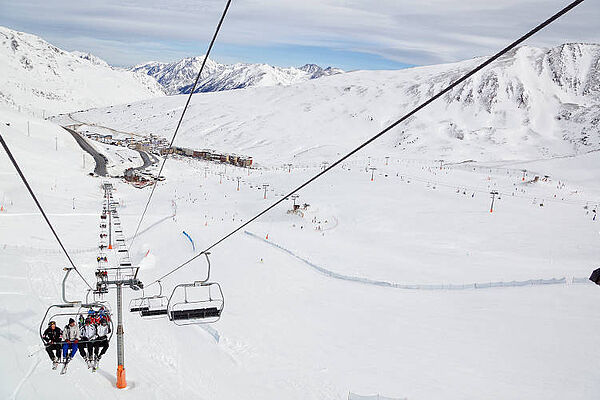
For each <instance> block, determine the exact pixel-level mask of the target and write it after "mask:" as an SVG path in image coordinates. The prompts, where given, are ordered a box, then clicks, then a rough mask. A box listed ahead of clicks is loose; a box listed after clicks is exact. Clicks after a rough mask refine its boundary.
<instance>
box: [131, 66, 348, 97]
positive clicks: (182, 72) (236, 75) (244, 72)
mask: <svg viewBox="0 0 600 400" xmlns="http://www.w3.org/2000/svg"><path fill="white" fill-rule="evenodd" d="M203 60H204V56H199V57H190V58H184V59H182V60H179V61H176V62H172V63H162V62H149V63H145V64H141V65H137V66H135V67H133V68H131V70H132V71H135V72H143V73H146V74H148V75H150V76H152V77H154V78H156V80H157V81H158V82H159V83H160V84H161V85H163V87H164V88H165V90H166V91H167V93H168V94H170V95H174V94H184V93H189V92H190V90H191V89H192V86H193V83H194V80H195V79H196V75H197V74H198V71H199V70H200V66H201V65H202V61H203ZM204 68H205V71H204V73H203V75H202V77H201V79H200V81H199V82H198V87H197V88H196V92H217V91H222V90H231V89H242V88H246V87H254V86H275V85H282V86H285V85H291V84H293V83H298V82H302V81H306V80H309V79H316V78H320V77H323V76H329V75H335V74H340V73H342V72H344V71H342V70H341V69H338V68H332V67H327V68H321V67H319V66H318V65H315V64H306V65H304V66H302V67H300V68H293V67H290V68H281V67H274V66H271V65H268V64H243V63H237V64H231V65H227V64H219V63H217V62H215V61H213V60H211V59H210V58H209V59H208V60H207V61H206V65H205V66H204Z"/></svg>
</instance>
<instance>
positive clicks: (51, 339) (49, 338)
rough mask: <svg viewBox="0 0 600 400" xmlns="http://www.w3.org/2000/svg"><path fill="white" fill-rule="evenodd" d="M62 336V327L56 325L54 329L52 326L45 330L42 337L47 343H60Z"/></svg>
mask: <svg viewBox="0 0 600 400" xmlns="http://www.w3.org/2000/svg"><path fill="white" fill-rule="evenodd" d="M61 336H62V331H61V330H60V328H58V327H55V328H54V329H52V328H50V327H48V328H47V329H46V330H45V331H44V335H43V336H42V338H43V339H44V343H46V344H50V343H60V342H61Z"/></svg>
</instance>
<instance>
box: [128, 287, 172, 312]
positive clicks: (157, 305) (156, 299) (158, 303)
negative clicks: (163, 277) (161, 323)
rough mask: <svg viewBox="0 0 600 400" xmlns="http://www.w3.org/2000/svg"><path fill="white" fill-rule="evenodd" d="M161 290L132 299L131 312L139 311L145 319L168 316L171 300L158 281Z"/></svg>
mask: <svg viewBox="0 0 600 400" xmlns="http://www.w3.org/2000/svg"><path fill="white" fill-rule="evenodd" d="M158 286H159V288H160V289H159V292H158V294H156V295H154V296H144V295H142V297H140V298H137V299H132V300H131V302H130V303H129V311H130V312H139V314H140V316H141V317H143V318H144V319H153V318H161V317H166V316H167V305H168V302H169V300H168V299H167V297H166V296H163V295H162V285H161V283H160V281H158Z"/></svg>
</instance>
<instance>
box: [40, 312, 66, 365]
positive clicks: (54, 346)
mask: <svg viewBox="0 0 600 400" xmlns="http://www.w3.org/2000/svg"><path fill="white" fill-rule="evenodd" d="M61 335H62V331H61V330H60V328H57V327H56V322H54V321H50V322H49V323H48V328H46V330H45V331H44V334H43V335H42V339H43V340H44V344H45V345H46V353H48V356H49V357H50V360H52V362H53V363H55V364H57V363H58V361H59V359H60V348H61V345H60V344H61Z"/></svg>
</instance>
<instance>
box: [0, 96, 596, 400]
mask: <svg viewBox="0 0 600 400" xmlns="http://www.w3.org/2000/svg"><path fill="white" fill-rule="evenodd" d="M244 92H245V91H244ZM0 111H2V115H3V118H4V119H3V121H2V122H3V124H2V125H0V132H1V133H2V135H3V137H4V138H5V139H6V141H7V142H8V144H9V146H11V148H12V150H13V152H14V155H15V157H16V158H17V160H18V161H19V162H20V163H21V165H22V168H23V171H24V173H25V174H26V175H27V177H28V178H29V180H30V183H31V185H32V187H33V190H34V191H35V192H36V193H37V194H38V197H39V199H40V201H41V203H42V204H43V206H44V207H45V209H46V211H47V212H48V216H49V218H50V219H51V221H52V222H53V224H54V226H55V228H56V229H57V232H58V234H59V235H60V236H61V238H62V239H63V242H64V244H65V246H66V248H67V249H68V250H69V251H70V252H71V255H72V257H73V258H74V262H75V263H76V264H77V266H78V267H79V269H80V271H81V273H82V274H83V275H84V276H85V277H86V279H87V280H88V281H89V282H90V283H91V284H94V282H95V277H94V271H95V268H96V266H97V262H96V256H97V252H96V251H95V246H97V244H98V233H99V232H100V229H99V225H98V224H99V222H100V219H99V214H100V210H101V209H102V195H103V193H102V190H101V188H100V186H101V182H102V181H101V180H100V179H99V178H92V177H89V176H87V173H88V172H89V171H91V170H92V169H93V166H92V164H91V162H90V161H91V160H90V157H89V156H85V155H82V151H81V149H79V148H78V146H77V145H76V144H75V142H74V141H73V140H72V138H71V137H70V135H69V134H68V133H67V132H66V131H64V130H61V129H59V128H58V127H57V126H54V125H53V124H51V123H49V122H48V121H41V120H37V119H33V120H32V119H31V118H26V117H24V116H23V115H22V114H17V113H16V112H4V110H0ZM28 121H29V125H30V128H31V129H30V134H28V133H27V127H28ZM4 123H10V126H6V125H4ZM315 128H317V127H315ZM223 139H226V137H224V138H223ZM57 143H58V147H56V144H57ZM275 145H277V146H280V147H277V148H275V147H273V148H272V150H271V151H272V152H273V153H275V152H282V153H285V152H287V151H288V149H287V146H289V144H285V143H282V142H274V143H273V146H275ZM103 150H106V151H110V150H107V149H103ZM308 154H309V156H310V157H309V158H307V159H306V161H307V162H310V163H311V164H313V165H311V166H308V167H305V168H298V167H297V166H295V167H294V168H293V169H292V171H291V173H290V172H288V169H287V168H285V169H283V168H279V169H270V170H268V169H261V170H250V171H248V170H243V169H240V168H235V167H232V166H228V167H227V168H226V169H225V168H224V166H223V165H221V164H214V163H204V162H198V161H192V160H190V159H182V158H176V157H174V158H171V159H169V160H168V162H167V163H166V164H165V169H164V171H163V173H164V175H165V177H166V180H165V181H164V182H160V183H159V186H158V187H157V188H156V191H155V194H154V197H153V201H152V203H151V205H150V207H149V209H148V213H147V215H146V219H145V222H144V224H143V226H142V229H141V231H142V234H141V235H140V236H139V237H138V238H137V239H136V241H135V242H134V244H133V246H132V248H131V255H132V260H133V262H134V263H135V265H140V266H141V269H140V275H139V277H140V279H142V281H143V282H144V283H145V284H146V285H148V284H149V283H150V282H151V281H152V280H153V279H156V278H158V277H159V276H161V275H162V274H165V273H167V272H168V271H169V270H170V269H172V268H174V267H175V266H177V265H180V264H181V263H182V262H184V261H185V260H187V259H188V258H189V257H191V256H193V255H195V254H198V253H197V251H198V250H199V249H200V248H205V246H206V245H208V244H210V243H214V242H215V241H216V240H218V239H219V238H220V237H222V235H224V234H225V233H227V232H230V231H231V230H232V229H233V228H235V227H237V226H238V225H239V223H240V222H241V221H247V220H248V218H250V217H251V216H253V215H255V214H256V212H257V211H259V210H261V209H263V208H264V207H265V206H266V205H267V204H269V203H270V202H271V201H272V200H274V199H279V198H281V196H282V194H283V193H285V192H286V190H289V189H290V188H291V187H292V186H295V185H297V184H298V183H299V182H302V181H304V180H306V179H307V178H308V177H309V176H311V175H313V174H315V173H317V172H318V171H319V170H320V166H319V163H320V161H321V157H320V155H319V154H318V153H308ZM367 154H368V153H361V154H360V155H359V156H358V157H357V158H355V159H354V160H352V162H349V163H347V165H345V167H344V168H343V169H342V168H338V169H334V170H333V171H332V172H331V173H330V174H328V175H326V176H325V177H323V179H320V180H317V181H316V182H315V183H314V184H313V185H311V186H308V187H307V188H306V189H305V190H303V191H302V192H300V195H301V197H300V199H299V202H300V203H309V204H310V207H309V208H308V209H307V210H305V211H304V214H289V213H287V210H288V209H289V208H291V206H292V202H291V200H290V201H288V202H285V204H282V205H281V206H280V207H277V208H275V209H273V210H272V211H271V212H270V213H268V214H267V215H265V216H264V217H263V218H261V219H259V220H258V221H255V222H254V223H252V224H251V225H250V226H248V227H247V228H246V229H247V230H248V231H250V232H252V233H253V234H254V235H255V236H251V235H247V234H244V233H243V232H239V233H238V234H237V235H235V236H233V237H231V238H230V239H228V240H226V241H224V242H223V243H222V244H220V245H219V246H217V247H215V248H214V249H212V250H211V252H212V254H211V260H212V274H211V279H212V280H215V281H218V282H220V283H221V285H222V287H223V291H224V293H225V310H224V312H223V317H222V319H221V320H220V321H219V322H218V323H216V324H214V325H212V327H211V328H212V329H202V328H200V327H197V326H189V327H176V326H174V325H173V324H172V323H170V322H169V321H167V320H166V319H158V320H142V319H141V318H140V316H139V315H138V314H136V313H131V312H128V311H126V312H125V313H124V321H125V322H124V323H125V326H124V331H125V368H126V372H127V380H128V384H129V385H128V389H127V390H118V389H116V388H115V380H116V362H117V360H116V338H114V337H113V340H112V343H111V346H110V348H109V350H108V353H107V354H106V355H105V357H103V359H102V361H101V363H100V369H99V370H98V371H97V372H96V373H92V372H90V370H88V369H87V368H86V366H85V363H84V361H83V359H82V357H81V356H80V355H77V356H76V358H75V359H74V360H73V361H72V363H71V364H70V366H69V372H68V373H67V375H65V376H60V375H59V373H58V371H52V370H51V363H50V360H49V359H48V356H47V354H46V353H45V352H44V350H43V347H42V346H41V341H40V338H39V336H38V329H39V325H40V323H41V321H42V319H43V315H44V312H45V311H46V308H47V307H48V306H49V305H50V304H56V303H60V302H61V300H60V297H61V291H60V289H61V288H60V283H61V279H62V274H63V271H62V268H63V267H64V266H66V265H68V264H67V260H66V259H65V257H64V256H63V255H62V254H61V252H60V250H59V247H58V245H57V244H56V242H55V241H54V239H53V238H52V236H51V233H50V231H49V229H48V228H47V227H46V226H45V224H44V221H43V219H42V218H41V216H40V215H39V212H38V211H37V209H36V207H35V205H34V204H33V202H32V200H31V199H30V198H29V195H28V193H27V191H26V189H25V188H24V187H23V185H22V183H21V182H20V180H19V177H18V176H17V175H16V173H15V172H14V169H13V168H12V165H11V164H10V162H9V161H8V159H7V157H6V156H5V155H4V153H3V152H0V200H1V201H2V209H3V210H2V211H0V264H1V265H2V272H1V275H0V277H1V278H2V279H0V350H1V351H2V357H0V398H2V399H19V400H33V399H45V398H48V397H50V398H53V396H52V394H53V393H60V397H64V398H68V399H71V398H73V399H80V398H101V399H105V400H109V399H131V400H146V399H161V400H163V399H165V400H171V399H173V400H175V399H216V400H239V399H261V400H280V399H303V400H304V399H310V400H345V399H347V398H348V392H354V393H360V394H375V393H381V394H384V395H387V396H390V397H396V398H408V399H410V400H430V399H443V400H464V399H487V398H498V399H513V398H524V399H528V400H559V399H566V398H569V399H571V398H573V399H583V400H592V399H596V398H597V393H598V390H600V387H599V384H598V380H597V379H595V378H596V376H597V368H596V367H597V364H598V352H597V351H595V350H594V349H595V345H596V342H597V332H598V330H599V329H600V315H598V313H595V312H594V310H595V309H596V307H597V304H598V299H599V298H600V289H598V287H596V286H595V285H593V284H591V283H589V282H588V283H587V284H583V283H581V284H580V283H577V284H572V283H571V278H572V277H578V278H584V280H585V277H586V276H588V275H589V273H590V271H591V270H593V269H594V268H596V267H597V261H598V258H599V257H600V247H599V246H598V245H597V242H598V224H599V223H600V221H594V220H593V219H592V218H593V216H592V210H591V208H592V207H588V209H587V210H586V209H584V208H583V205H584V204H585V199H586V198H589V197H592V198H593V197H594V196H591V195H590V194H591V193H595V194H596V195H595V198H596V199H598V197H599V196H598V193H600V183H599V182H600V173H599V171H600V168H598V165H599V163H598V157H597V153H592V154H587V155H584V156H580V157H576V158H572V159H561V160H549V161H545V162H538V163H537V164H536V165H535V167H533V166H531V165H528V166H527V168H535V170H537V171H540V172H541V173H545V172H547V171H548V170H552V169H555V170H558V171H560V173H562V174H569V175H572V176H573V179H572V180H567V181H566V182H563V183H565V184H566V187H563V186H562V185H560V184H559V183H558V182H557V181H556V180H552V181H549V182H545V181H538V182H535V183H534V182H522V181H521V172H520V170H519V169H518V168H519V166H514V167H512V168H489V169H488V168H485V169H476V170H473V168H462V167H460V166H457V167H453V166H450V167H444V168H443V169H442V170H440V169H439V167H438V166H439V163H437V162H434V161H433V160H431V161H421V162H416V161H414V160H406V159H402V158H400V157H392V158H391V159H389V160H388V161H389V162H386V161H385V160H384V159H382V158H374V157H373V158H371V160H370V163H371V165H372V166H375V167H377V168H378V169H377V171H376V174H375V179H374V181H371V180H370V173H369V172H365V170H364V166H365V165H366V164H367V163H368V162H369V161H368V160H367ZM82 157H86V162H85V167H84V166H83V160H82ZM386 164H388V165H386ZM580 168H581V169H585V172H586V174H588V177H589V180H588V179H585V180H583V179H582V178H583V176H584V174H580V171H579V169H580ZM551 175H553V174H551ZM237 177H241V178H242V179H241V183H240V190H239V191H238V190H237ZM531 178H532V176H528V178H527V179H528V180H531ZM111 182H112V183H113V184H114V185H115V189H116V191H115V196H116V200H118V201H119V208H118V210H119V216H120V220H121V222H122V225H121V228H122V229H123V232H124V234H125V236H126V237H127V238H128V239H127V244H128V245H129V244H131V241H130V240H129V237H130V235H132V234H133V232H134V230H135V227H136V224H137V222H138V218H139V216H140V213H141V212H142V210H143V209H144V206H145V204H146V200H147V196H148V194H149V190H150V188H147V189H144V190H139V189H135V188H133V187H132V186H131V185H128V184H125V183H123V182H121V181H119V180H117V179H112V180H111ZM263 183H269V184H270V186H269V190H268V193H267V199H266V200H264V199H263V190H262V187H261V185H262V184H263ZM457 188H460V190H457ZM257 189H258V190H257ZM491 189H496V190H498V191H500V193H501V194H502V196H501V199H499V200H498V199H497V202H496V204H495V210H494V212H493V213H490V212H489V206H490V199H489V190H491ZM467 191H468V192H467ZM555 196H556V197H555ZM535 199H537V201H536V200H535ZM540 202H543V204H544V206H543V207H540V205H539V204H540ZM592 204H596V202H593V203H590V205H592ZM174 209H176V215H175V217H172V213H173V211H174ZM183 231H185V232H186V233H187V234H189V235H190V236H191V237H192V238H193V240H194V242H195V243H196V253H195V252H194V250H193V248H192V247H191V246H190V242H189V240H188V239H187V238H186V236H185V235H184V234H183V233H182V232H183ZM267 237H268V240H266V238H267ZM275 245H276V246H279V247H276V246H275ZM106 254H107V256H108V257H109V259H110V260H111V262H114V258H115V257H116V256H117V253H116V250H109V251H107V253H106ZM303 260H305V261H303ZM199 261H200V259H198V260H196V262H192V263H190V264H189V265H188V266H187V267H186V268H183V269H181V270H179V271H178V272H177V273H175V274H173V275H171V276H169V277H167V278H166V279H163V280H162V284H163V287H164V293H163V294H166V295H169V294H170V293H171V290H172V289H173V287H174V285H176V284H177V283H182V282H193V281H195V280H198V279H200V278H202V277H203V276H204V274H205V271H206V270H205V268H206V267H205V264H203V263H202V262H199ZM138 263H139V264H138ZM316 267H319V268H322V270H321V272H319V271H317V270H315V269H316ZM327 271H331V272H332V273H334V274H339V275H343V276H351V277H356V279H355V280H353V281H352V280H351V281H349V280H347V279H346V280H342V279H336V278H335V276H334V275H332V274H328V273H327ZM561 277H567V278H569V280H568V281H566V282H564V281H562V282H563V283H561V284H554V285H526V286H523V287H510V282H511V281H513V280H518V281H523V280H528V279H539V278H547V279H548V278H561ZM369 279H371V280H377V281H385V282H393V283H400V284H414V285H416V286H417V287H423V288H426V287H427V286H424V285H423V284H433V285H434V287H436V288H438V290H419V289H416V290H405V289H397V288H393V287H390V286H387V287H385V286H382V285H375V284H372V283H371V284H369V283H365V282H368V280H369ZM497 281H503V282H506V283H507V286H509V287H494V288H489V286H486V285H489V282H497ZM67 283H68V284H67V297H68V298H72V299H78V300H83V299H84V298H85V293H86V286H85V285H84V284H83V282H82V281H81V280H80V279H79V278H78V277H77V276H74V274H73V275H72V276H71V277H70V278H69V280H68V282H67ZM448 283H452V284H455V285H457V286H455V287H460V285H461V284H468V285H469V286H466V287H465V289H461V290H449V289H447V287H448V286H447V285H448ZM473 283H479V284H481V285H480V287H481V286H483V287H484V288H477V289H475V288H474V286H473ZM443 284H444V285H445V287H446V289H442V285H443ZM422 285H423V286H422ZM497 286H500V285H497ZM486 287H487V288H486ZM190 290H191V289H190ZM156 293H157V288H156V285H155V286H153V287H148V286H146V290H145V294H146V295H153V294H156ZM139 295H140V293H139V292H133V291H131V290H129V289H126V290H124V296H125V298H124V300H125V301H124V304H125V306H127V305H128V304H129V300H130V299H131V298H133V297H137V296H139ZM105 300H106V301H108V302H109V303H110V304H111V307H113V310H114V308H115V307H116V299H115V293H114V291H111V293H109V294H108V295H106V296H105ZM113 317H114V316H113ZM67 318H68V317H67V316H58V317H56V320H57V322H58V324H59V326H60V327H62V326H64V325H65V324H66V322H67ZM43 325H44V324H42V327H44V326H43ZM49 394H50V395H49ZM54 397H56V396H54Z"/></svg>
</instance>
